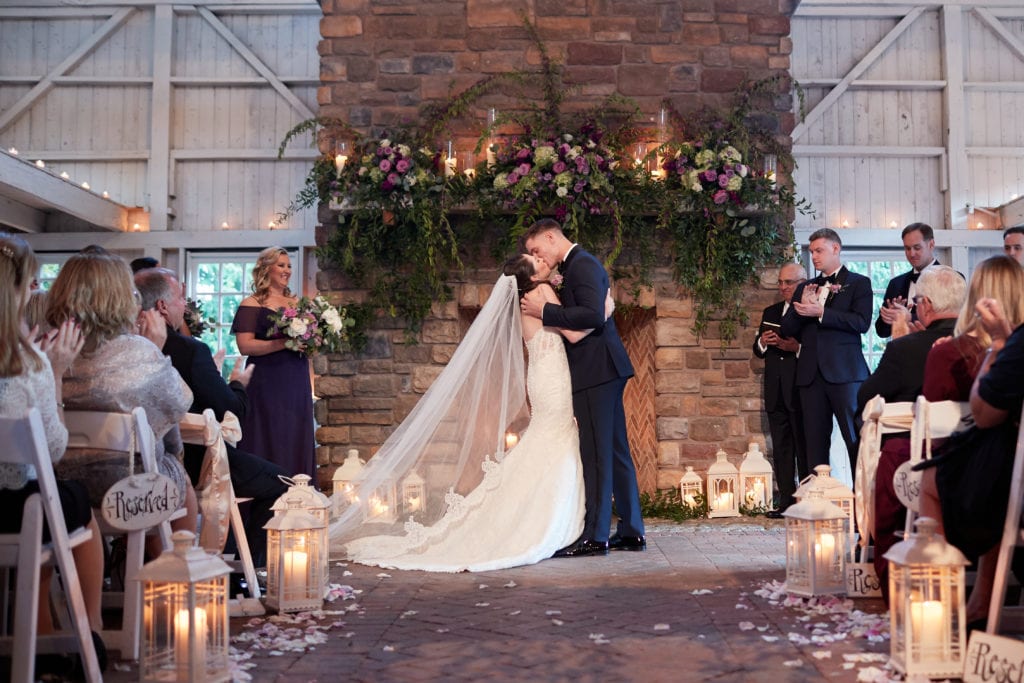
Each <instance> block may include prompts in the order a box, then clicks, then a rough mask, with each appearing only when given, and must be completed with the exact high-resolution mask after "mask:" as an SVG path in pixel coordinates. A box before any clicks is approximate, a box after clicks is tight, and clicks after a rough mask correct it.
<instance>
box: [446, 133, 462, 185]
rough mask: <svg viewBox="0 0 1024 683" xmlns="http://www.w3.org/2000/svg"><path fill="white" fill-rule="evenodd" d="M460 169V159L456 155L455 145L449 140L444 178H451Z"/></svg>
mask: <svg viewBox="0 0 1024 683" xmlns="http://www.w3.org/2000/svg"><path fill="white" fill-rule="evenodd" d="M458 167H459V159H458V156H457V155H456V154H455V144H454V143H453V142H452V141H451V140H449V141H448V144H447V146H446V148H445V155H444V177H445V178H451V177H452V176H454V175H455V172H456V171H457V170H458Z"/></svg>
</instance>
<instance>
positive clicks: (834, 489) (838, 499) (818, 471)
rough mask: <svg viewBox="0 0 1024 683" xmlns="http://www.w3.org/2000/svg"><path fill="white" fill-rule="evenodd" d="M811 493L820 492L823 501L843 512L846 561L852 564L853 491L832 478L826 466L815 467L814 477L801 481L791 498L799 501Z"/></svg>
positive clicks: (853, 544) (854, 526) (830, 470)
mask: <svg viewBox="0 0 1024 683" xmlns="http://www.w3.org/2000/svg"><path fill="white" fill-rule="evenodd" d="M811 491H821V493H822V496H824V498H825V500H828V501H830V502H832V503H833V504H835V505H837V506H838V507H839V509H840V510H842V511H843V515H844V516H845V518H846V543H847V548H846V561H847V562H852V561H853V560H854V556H853V553H854V550H855V549H856V546H857V534H856V532H855V529H856V528H857V522H856V519H857V518H856V514H857V510H856V507H855V505H854V494H853V490H852V489H851V488H850V487H849V486H847V485H846V484H844V483H843V482H841V481H839V480H838V479H836V478H835V477H833V476H832V468H831V467H829V466H828V465H817V466H815V468H814V475H813V476H810V477H808V478H807V479H805V480H804V481H803V483H802V484H801V485H800V487H799V488H797V490H796V492H795V493H794V494H793V497H794V498H795V499H796V500H797V501H800V500H803V499H804V498H805V497H807V495H808V493H809V492H811Z"/></svg>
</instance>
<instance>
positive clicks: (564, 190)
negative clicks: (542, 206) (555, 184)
mask: <svg viewBox="0 0 1024 683" xmlns="http://www.w3.org/2000/svg"><path fill="white" fill-rule="evenodd" d="M555 194H557V195H558V196H559V197H564V196H565V195H567V194H569V188H567V187H559V188H558V189H557V190H555Z"/></svg>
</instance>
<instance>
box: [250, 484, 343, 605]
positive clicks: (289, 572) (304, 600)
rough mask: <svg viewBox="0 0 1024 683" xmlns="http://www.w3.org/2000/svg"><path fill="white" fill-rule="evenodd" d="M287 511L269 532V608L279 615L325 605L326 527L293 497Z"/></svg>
mask: <svg viewBox="0 0 1024 683" xmlns="http://www.w3.org/2000/svg"><path fill="white" fill-rule="evenodd" d="M286 503H287V509H285V511H284V512H283V514H280V515H276V516H275V517H272V518H271V519H270V521H269V522H267V524H266V526H264V527H263V528H264V529H266V530H267V606H268V607H270V608H272V609H276V610H277V611H278V612H304V611H308V610H314V609H320V607H321V606H323V598H324V590H325V588H326V585H325V584H324V583H323V577H324V576H326V574H327V572H326V570H325V568H324V567H322V566H321V564H322V559H321V558H323V557H326V553H324V552H323V550H322V548H323V547H324V546H325V545H327V527H326V526H325V525H324V523H323V522H322V521H321V520H319V519H317V518H316V517H314V516H313V515H312V514H310V513H309V512H307V511H306V510H303V509H302V499H301V498H299V497H298V496H290V497H288V498H287V499H286Z"/></svg>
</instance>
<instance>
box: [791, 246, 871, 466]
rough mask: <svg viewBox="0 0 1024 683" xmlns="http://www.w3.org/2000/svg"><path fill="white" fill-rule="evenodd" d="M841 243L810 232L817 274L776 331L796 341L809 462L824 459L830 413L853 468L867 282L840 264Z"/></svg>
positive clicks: (868, 309)
mask: <svg viewBox="0 0 1024 683" xmlns="http://www.w3.org/2000/svg"><path fill="white" fill-rule="evenodd" d="M842 245H843V243H842V240H841V239H840V238H839V234H838V233H837V232H836V231H835V230H832V229H830V228H822V229H821V230H816V231H814V232H813V233H811V238H810V245H809V247H808V250H809V251H810V254H811V262H812V263H813V264H814V268H815V270H818V271H820V273H821V275H820V276H818V277H816V278H814V279H813V280H807V281H806V282H804V283H803V284H801V285H799V286H798V287H797V289H796V292H794V294H793V300H792V301H791V302H790V304H791V305H790V307H789V310H788V311H786V314H785V315H783V316H782V327H781V329H780V332H779V334H780V335H781V336H783V337H795V338H796V339H797V341H799V342H800V355H799V358H797V362H796V385H797V387H799V390H800V392H799V393H800V406H801V408H802V410H803V418H804V439H805V442H806V444H807V464H808V466H810V467H811V468H813V467H814V466H816V465H827V464H828V463H829V447H830V445H831V443H832V417H833V416H835V418H836V421H837V422H838V423H839V431H840V433H841V434H842V435H843V441H845V442H846V448H847V450H848V451H849V454H850V469H851V471H856V468H855V465H856V460H857V438H858V431H859V428H860V416H859V415H857V414H856V413H857V389H858V388H859V387H860V383H861V382H863V381H864V380H865V379H867V376H868V365H867V363H865V362H864V355H863V353H861V346H860V342H861V340H860V337H861V335H862V334H864V333H865V332H867V331H868V328H869V327H870V326H871V309H872V304H871V281H870V280H868V278H866V277H864V276H863V275H858V274H856V273H851V272H850V271H849V270H848V269H847V268H846V267H845V266H844V265H843V263H842V259H841V257H840V253H841V252H842V248H843V246H842Z"/></svg>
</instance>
